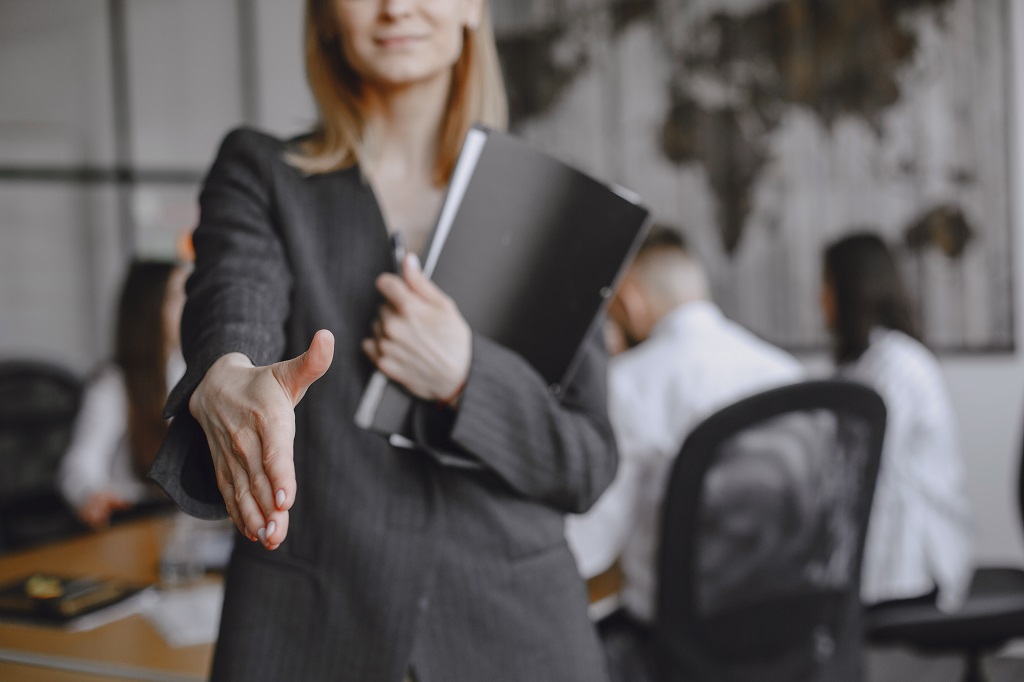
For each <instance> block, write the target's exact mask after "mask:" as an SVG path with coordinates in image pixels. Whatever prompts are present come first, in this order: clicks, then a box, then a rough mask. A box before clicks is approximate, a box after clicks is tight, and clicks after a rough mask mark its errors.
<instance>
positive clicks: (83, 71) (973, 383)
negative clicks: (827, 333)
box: [0, 0, 1024, 563]
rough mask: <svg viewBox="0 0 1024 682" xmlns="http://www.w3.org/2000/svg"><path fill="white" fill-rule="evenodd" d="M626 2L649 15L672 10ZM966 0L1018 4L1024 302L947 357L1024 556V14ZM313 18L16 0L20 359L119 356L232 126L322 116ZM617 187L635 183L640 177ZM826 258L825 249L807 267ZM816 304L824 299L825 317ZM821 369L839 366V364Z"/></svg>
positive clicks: (536, 33) (504, 13)
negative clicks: (150, 279) (307, 54)
mask: <svg viewBox="0 0 1024 682" xmlns="http://www.w3.org/2000/svg"><path fill="white" fill-rule="evenodd" d="M620 4H621V5H622V6H623V7H625V8H626V9H630V8H632V9H633V10H636V11H638V12H640V11H643V10H644V8H645V7H648V6H650V5H652V4H660V3H648V2H623V3H620ZM691 4H692V5H694V6H699V5H702V4H703V5H707V4H709V3H691ZM730 4H732V5H736V6H739V5H751V6H753V5H757V4H761V5H763V4H765V3H756V2H753V1H751V2H746V3H742V2H732V3H730ZM954 4H956V3H954ZM960 4H961V5H963V6H970V7H982V8H983V7H985V6H989V7H992V6H997V5H998V6H1000V7H1001V9H1000V10H998V11H999V12H1004V13H1005V15H1004V16H1005V17H1006V18H1007V19H1008V26H1007V27H1006V33H1005V39H1006V42H1007V44H1006V45H1005V46H1004V47H1005V48H1006V49H1005V51H1004V53H1003V54H1005V56H1006V59H1007V61H1008V62H1010V63H1008V64H1004V65H1002V66H1001V67H1000V68H1002V69H1003V71H1004V72H1005V74H1006V78H1005V80H1006V81H1007V82H1009V84H1010V85H1011V86H1012V87H1010V88H1008V89H1004V90H1003V91H1002V92H1001V94H1002V95H1003V96H1004V97H1005V104H1006V105H1007V106H1006V107H1002V111H1003V112H1004V113H1005V114H1006V115H1007V116H1008V123H1009V131H1008V132H1006V131H1005V129H1002V128H993V129H992V131H991V136H992V138H993V139H998V140H1001V141H1002V140H1007V139H1008V140H1009V145H1008V146H1007V147H1006V148H1007V149H1008V150H1009V153H1008V157H1009V158H1008V159H1007V161H1008V165H1009V168H1010V185H1009V191H1008V192H1004V194H1005V195H1006V196H1008V197H1010V198H1011V200H1012V202H1015V203H1009V202H1007V204H1006V205H1005V206H1002V207H996V209H993V210H995V211H996V212H997V213H998V211H1002V212H1003V214H1004V215H1005V214H1007V213H1008V214H1009V216H1010V218H1009V219H1010V226H1011V229H1010V230H1009V232H1008V233H1007V234H1005V235H1004V237H1003V241H1002V242H998V243H997V246H998V248H997V253H996V256H1002V257H1005V259H1006V260H1005V261H1004V262H1005V263H1006V267H1007V269H1009V270H1010V271H1012V278H1011V282H1010V289H1011V290H1010V291H1005V290H1004V291H995V292H993V293H992V296H993V297H1000V298H999V300H1000V301H1003V302H1004V303H1005V305H1006V306H1012V308H1011V309H1010V310H1009V311H1008V312H1007V313H1006V316H1005V319H1006V323H1005V324H1006V325H1008V326H1006V327H1004V328H1003V329H1002V331H1001V332H999V333H1000V334H1002V336H1000V337H999V338H998V339H997V341H998V343H987V344H986V343H978V344H974V347H975V350H977V349H979V348H985V349H986V350H985V351H984V352H967V353H964V352H958V353H955V354H944V355H943V356H942V364H943V369H944V371H945V373H946V378H947V380H948V382H949V385H950V389H951V392H952V394H953V400H954V405H955V408H956V411H957V416H958V418H959V421H960V429H961V433H962V440H963V445H964V452H965V456H966V458H967V461H968V486H969V495H970V498H971V503H972V508H973V513H974V519H975V525H976V527H977V542H978V550H979V554H980V556H979V559H980V560H981V561H982V562H983V563H992V562H999V561H1009V562H1014V563H1024V539H1022V533H1021V529H1020V528H1019V527H1018V525H1019V524H1018V520H1017V519H1018V514H1017V512H1016V508H1015V505H1016V498H1015V494H1016V493H1015V485H1016V470H1017V466H1018V462H1019V458H1020V450H1021V447H1022V439H1024V351H1021V350H1020V349H1019V343H1018V344H1017V349H1016V350H1014V349H1013V348H1014V345H1013V338H1014V337H1015V338H1016V339H1018V340H1019V339H1020V338H1024V337H1022V335H1021V332H1022V329H1024V327H1022V324H1024V322H1022V321H1024V293H1022V292H1024V289H1022V286H1024V285H1022V281H1021V280H1022V278H1021V273H1024V191H1021V190H1024V179H1022V176H1021V172H1020V169H1021V161H1022V160H1024V135H1022V134H1021V127H1020V125H1019V122H1020V121H1024V7H1022V5H1021V3H1018V2H1003V1H1002V0H991V2H990V1H989V0H972V1H968V0H962V2H961V3H960ZM301 5H302V3H301V2H299V1H298V0H294V1H292V2H280V1H279V0H174V1H173V2H171V1H169V0H0V356H2V357H4V358H8V357H26V356H27V357H40V358H45V359H49V360H54V361H57V362H60V363H63V364H65V365H67V366H68V367H70V368H71V369H73V370H74V371H76V372H78V373H80V374H84V373H86V372H88V371H89V370H90V369H91V368H93V367H94V366H95V364H96V363H97V362H98V361H99V360H100V359H102V357H103V355H104V349H106V348H108V347H109V340H110V331H111V319H112V312H113V305H112V301H113V298H114V294H115V291H116V289H117V286H118V284H119V282H120V279H121V276H122V274H123V272H124V265H125V263H126V262H127V259H128V257H129V256H130V255H131V254H133V253H134V254H141V255H158V256H170V255H173V254H174V253H175V251H176V249H177V247H178V242H179V240H180V238H181V235H182V234H183V233H184V232H185V231H187V230H188V229H189V228H190V227H192V226H193V225H194V222H195V219H196V211H195V196H196V193H197V188H198V183H199V181H200V179H201V177H202V174H203V172H204V171H205V168H206V166H207V165H208V164H209V162H210V160H211V159H212V156H213V153H214V151H215V147H216V144H217V142H218V140H219V139H220V137H221V136H222V135H223V133H224V132H225V131H226V130H227V129H229V128H231V127H233V126H235V125H238V124H240V123H249V124H252V125H255V126H258V127H260V128H263V129H266V130H269V131H271V132H274V133H277V134H281V135H290V134H294V133H296V132H298V131H301V130H303V129H305V128H307V127H308V126H309V124H310V123H311V122H312V120H313V107H312V103H311V100H310V98H309V96H308V94H307V92H306V88H305V81H304V75H303V67H302V48H301V23H302V17H301ZM492 5H493V6H494V9H495V13H496V20H497V24H498V27H499V34H500V35H502V36H503V37H504V40H505V44H506V46H508V45H509V44H510V41H512V42H514V40H513V39H520V40H525V41H526V42H528V43H530V45H528V47H532V48H533V49H534V51H536V48H537V41H538V40H541V39H548V40H549V43H550V44H549V45H548V47H549V48H550V49H551V50H553V51H552V53H551V54H552V55H553V57H554V58H555V60H556V63H560V64H562V65H563V66H564V65H569V66H572V64H573V63H574V62H573V60H574V59H576V58H577V57H578V55H575V53H573V52H572V49H571V48H572V47H573V46H574V45H577V46H578V45H580V44H583V43H585V41H586V40H587V39H588V36H583V37H580V38H578V39H577V38H573V37H572V36H569V38H566V39H563V40H561V41H551V40H550V39H551V36H546V35H545V34H544V33H543V31H541V30H540V27H542V26H543V25H550V26H556V27H557V26H558V23H559V21H561V23H562V24H563V25H564V24H565V22H566V21H569V20H575V19H577V18H581V17H582V18H586V17H590V19H589V21H591V22H592V23H593V22H597V19H594V17H599V16H600V15H601V12H600V11H599V10H601V9H602V8H604V7H605V6H606V5H607V2H600V1H598V0H586V1H585V0H579V1H570V0H563V1H562V2H555V3H551V2H547V1H545V0H531V1H530V2H518V1H517V2H516V3H515V4H514V5H513V4H510V3H509V2H502V1H501V0H492ZM993 11H995V10H993ZM559 12H561V13H562V14H561V15H559V14H558V13H559ZM633 19H635V21H634V22H633V23H632V24H631V27H627V29H625V30H627V31H633V33H631V34H627V33H624V34H621V35H622V36H625V39H626V40H632V41H633V43H630V44H623V43H618V44H617V47H615V46H613V45H612V44H611V43H609V48H608V52H607V53H606V54H605V55H604V59H607V60H614V59H619V58H620V57H621V55H620V56H619V57H617V56H616V55H614V54H612V52H613V49H612V48H613V47H615V49H619V50H629V49H633V50H635V49H637V48H638V47H642V46H643V43H644V35H643V33H642V31H643V26H644V24H643V22H644V19H643V17H640V19H636V18H635V17H633ZM556 20H558V21H556ZM531 22H533V23H531ZM624 25H625V24H624ZM589 30H590V31H591V35H590V36H589V39H593V36H594V35H600V32H601V31H606V32H608V34H609V35H611V32H613V31H614V30H615V27H614V26H602V25H599V22H598V25H596V26H591V28H590V29H589ZM620 37H621V36H620ZM531 41H532V42H531ZM647 42H649V41H647ZM630 45H632V47H630ZM534 53H535V52H534ZM574 55H575V56H574ZM622 58H626V57H622ZM559 60H560V61H559ZM605 66H607V63H605ZM598 67H601V64H600V63H599V64H598ZM993 68H995V67H993ZM568 71H572V69H571V68H569V69H568ZM579 71H580V73H577V74H575V76H574V78H578V79H582V80H576V81H575V82H570V80H571V79H569V78H568V76H567V77H566V78H565V79H564V80H563V81H559V82H555V83H553V84H552V85H551V87H552V88H557V89H561V90H562V91H563V93H568V94H565V96H564V97H562V99H560V100H559V102H557V103H556V104H554V105H553V107H552V109H551V110H550V112H549V114H550V116H549V117H548V118H547V120H549V121H557V120H559V116H562V117H563V123H564V117H567V116H571V115H572V112H571V109H572V107H573V106H576V107H580V106H586V102H588V101H589V100H588V99H587V97H588V95H587V93H588V90H587V88H590V89H591V90H590V92H592V91H593V89H594V88H595V87H597V86H595V85H594V82H595V81H594V77H590V76H587V74H586V73H585V72H586V68H585V67H580V70H579ZM624 77H632V75H631V74H628V73H627V74H624ZM588 78H589V80H588ZM514 80H515V79H513V82H512V86H513V88H514V87H515V82H514ZM574 88H575V90H574ZM546 93H547V94H546ZM512 94H513V97H514V99H513V104H514V106H518V107H525V108H527V109H528V107H529V106H538V101H537V99H536V98H538V97H540V98H543V97H546V96H550V91H540V92H533V93H530V92H527V93H525V94H524V93H523V92H522V91H518V92H517V91H515V90H513V93H512ZM659 96H660V95H659ZM516 97H519V98H523V97H527V99H526V100H523V99H519V100H517V99H515V98H516ZM530 97H532V98H534V99H532V100H531V99H529V98H530ZM574 97H575V98H576V103H575V104H574V100H573V98H574ZM581 101H582V102H583V103H582V104H581V103H580V102H581ZM531 103H532V104H531ZM540 103H541V104H543V101H541V102H540ZM985 105H986V103H978V106H979V107H981V109H983V108H984V106H985ZM560 108H561V109H560ZM524 110H525V109H524ZM979 110H980V109H979ZM560 111H561V112H562V113H561V114H560V113H559V112H560ZM567 112H568V113H567ZM521 121H523V122H522V123H521V126H520V129H521V132H522V133H523V134H524V135H525V136H526V137H528V138H529V139H533V140H535V141H538V142H543V141H550V140H553V139H555V137H554V136H555V133H554V132H553V130H552V128H551V125H552V124H544V123H538V122H537V121H538V119H534V120H533V121H532V122H531V120H530V119H529V118H528V117H525V118H521ZM545 125H547V126H548V127H547V128H545ZM564 129H565V127H564V126H563V127H562V128H561V130H564ZM600 132H601V131H600V130H599V129H597V128H595V127H594V126H592V125H590V126H587V125H581V126H579V127H578V129H577V130H576V137H574V136H573V135H570V134H568V133H564V132H563V133H562V135H561V136H560V139H561V140H562V143H561V144H560V145H557V146H555V147H554V149H555V150H556V151H557V152H558V153H559V154H560V155H562V156H564V157H566V158H568V159H570V160H572V161H574V162H577V163H579V164H580V165H583V166H584V167H588V168H589V169H591V170H594V171H596V172H599V173H601V174H604V175H613V176H614V175H617V174H618V171H617V170H616V169H615V168H614V167H612V166H611V165H606V166H604V167H602V165H601V163H602V160H601V159H600V158H596V157H593V156H591V157H588V156H587V155H586V154H585V153H582V152H581V151H580V150H581V149H584V148H585V147H586V146H588V145H589V146H590V147H592V148H596V147H599V146H600V145H601V143H602V141H603V140H602V138H601V136H600ZM605 158H606V159H607V158H608V157H605ZM609 164H610V161H609ZM610 179H615V180H620V181H623V180H625V181H626V182H628V181H629V177H628V173H625V174H624V175H623V176H621V177H611V178H610ZM1004 179H1005V178H1004ZM634 184H635V183H634ZM640 184H644V182H643V181H642V180H640ZM635 189H638V190H640V191H641V192H644V191H645V190H646V191H647V192H648V193H650V191H651V190H650V189H649V188H647V187H642V186H637V187H635ZM1004 200H1005V197H1004ZM659 201H660V200H659ZM656 207H657V208H660V209H661V210H662V211H665V210H666V208H667V207H663V206H660V205H658V206H656ZM994 222H997V221H994ZM697 228H698V229H706V228H701V227H700V226H699V225H698V226H697ZM994 229H997V230H998V229H999V225H998V224H996V226H995V228H994ZM708 238H709V237H708V236H707V235H704V236H702V237H701V239H705V240H706V239H708ZM815 254H816V252H815V251H814V250H809V251H808V252H807V257H809V258H810V257H814V256H815ZM712 255H713V254H712ZM808 290H810V289H808ZM804 295H805V296H806V295H807V294H806V292H805V294H804ZM984 300H985V301H988V298H984ZM993 300H995V299H993ZM814 303H815V300H814V299H813V296H811V297H810V298H809V299H808V301H807V305H809V306H813V305H814ZM813 311H814V309H813V308H811V310H810V311H808V314H813ZM808 324H809V323H808ZM962 345H963V346H964V347H968V348H970V346H971V344H962ZM804 357H805V359H807V360H808V361H809V362H810V363H812V364H813V365H814V366H819V367H820V366H823V365H824V362H823V359H824V355H823V353H821V352H813V351H812V352H809V353H807V354H805V356H804Z"/></svg>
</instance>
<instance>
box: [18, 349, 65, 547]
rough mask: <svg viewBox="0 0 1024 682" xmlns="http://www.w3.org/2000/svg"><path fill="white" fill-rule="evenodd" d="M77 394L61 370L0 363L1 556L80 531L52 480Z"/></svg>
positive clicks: (27, 363) (24, 363)
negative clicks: (10, 551)
mask: <svg viewBox="0 0 1024 682" xmlns="http://www.w3.org/2000/svg"><path fill="white" fill-rule="evenodd" d="M81 390H82V385H81V382H80V381H79V380H78V379H77V378H76V377H75V376H74V375H72V374H71V373H70V372H68V371H66V370H64V369H62V368H60V367H56V366H54V365H50V364H47V363H42V362H32V361H6V362H0V552H3V551H7V550H11V549H17V548H21V547H26V546H29V545H32V544H35V543H38V542H42V541H45V540H50V539H56V538H58V537H62V536H65V535H68V534H70V533H73V532H75V531H77V530H80V529H81V526H80V525H79V524H78V522H77V520H76V519H75V517H74V515H73V514H72V513H71V512H70V511H69V510H68V508H67V507H66V506H65V504H64V501H63V499H62V498H61V496H60V494H59V493H58V491H57V482H56V475H57V470H58V467H59V466H60V460H61V457H62V456H63V454H64V451H65V450H66V449H67V446H68V442H69V440H70V438H71V430H72V428H73V426H74V420H75V415H76V414H77V412H78V405H79V400H80V397H81Z"/></svg>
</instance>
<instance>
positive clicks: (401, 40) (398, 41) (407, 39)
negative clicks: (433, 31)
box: [373, 35, 426, 49]
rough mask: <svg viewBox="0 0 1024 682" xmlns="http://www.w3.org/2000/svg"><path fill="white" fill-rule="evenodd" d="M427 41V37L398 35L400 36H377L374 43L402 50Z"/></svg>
mask: <svg viewBox="0 0 1024 682" xmlns="http://www.w3.org/2000/svg"><path fill="white" fill-rule="evenodd" d="M424 40H426V36H417V35H398V36H376V37H374V39H373V42H374V43H376V44H377V45H379V46H380V47H383V48H387V49H401V48H405V47H411V46H412V45H415V44H417V43H420V42H422V41H424Z"/></svg>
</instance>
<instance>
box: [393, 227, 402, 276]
mask: <svg viewBox="0 0 1024 682" xmlns="http://www.w3.org/2000/svg"><path fill="white" fill-rule="evenodd" d="M391 255H393V256H394V257H395V272H397V273H398V276H399V277H401V276H402V263H404V262H405V240H404V239H402V234H401V233H400V232H393V233H392V234H391Z"/></svg>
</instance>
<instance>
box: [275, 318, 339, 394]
mask: <svg viewBox="0 0 1024 682" xmlns="http://www.w3.org/2000/svg"><path fill="white" fill-rule="evenodd" d="M333 359H334V334H332V333H331V332H329V331H327V330H326V329H321V330H320V331H318V332H317V333H316V334H315V335H314V336H313V340H312V341H311V342H310V344H309V349H308V350H307V351H306V352H305V353H303V354H302V355H300V356H298V357H297V358H292V359H291V360H285V361H283V362H278V363H276V364H274V365H271V370H272V371H273V373H274V376H275V377H276V378H277V381H278V383H280V384H281V387H282V388H284V390H285V392H287V393H288V397H289V398H291V401H292V407H294V406H295V405H298V404H299V401H300V400H302V397H303V396H304V395H305V394H306V389H307V388H309V387H310V385H311V384H312V383H313V382H314V381H316V380H317V379H319V378H320V377H322V376H323V375H324V374H325V373H326V372H327V370H328V369H329V368H330V366H331V361H332V360H333Z"/></svg>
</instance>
